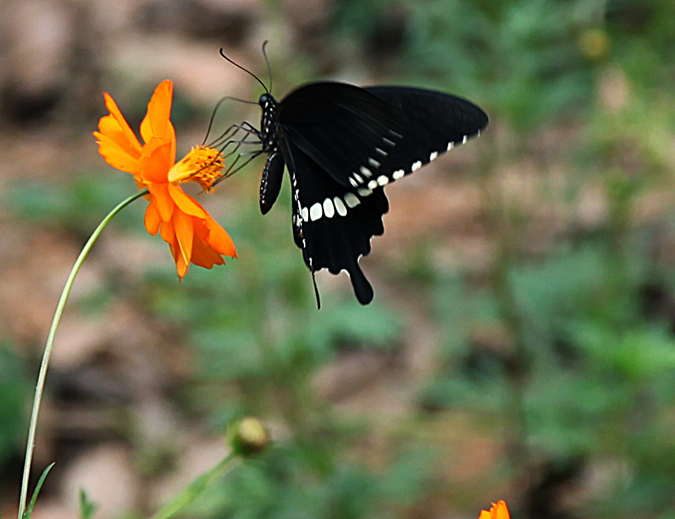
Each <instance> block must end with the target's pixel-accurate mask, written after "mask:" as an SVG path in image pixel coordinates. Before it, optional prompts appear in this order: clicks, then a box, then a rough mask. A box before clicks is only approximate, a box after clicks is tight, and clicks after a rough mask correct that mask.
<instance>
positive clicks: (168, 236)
mask: <svg viewBox="0 0 675 519" xmlns="http://www.w3.org/2000/svg"><path fill="white" fill-rule="evenodd" d="M159 235H160V236H161V237H162V239H163V240H164V241H165V242H166V243H168V244H169V247H171V252H173V250H174V248H175V246H176V233H175V231H174V229H173V221H168V222H162V227H161V228H160V231H159Z"/></svg>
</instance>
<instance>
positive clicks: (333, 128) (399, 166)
mask: <svg viewBox="0 0 675 519" xmlns="http://www.w3.org/2000/svg"><path fill="white" fill-rule="evenodd" d="M226 59H228V58H226ZM235 65H236V64H235ZM254 77H255V76H254ZM256 79H257V78H256ZM258 81H260V80H258ZM261 84H262V82H261ZM263 87H264V84H263ZM265 90H267V88H265ZM259 104H260V107H261V108H262V118H261V123H260V129H256V128H253V127H251V126H249V128H248V131H249V132H252V133H255V135H256V136H257V138H258V139H259V140H260V143H261V145H262V150H261V152H262V153H267V154H268V158H267V163H266V164H265V169H264V171H263V174H262V182H261V185H260V209H261V211H262V213H263V214H266V213H267V212H268V211H269V210H270V209H271V208H272V205H274V202H275V201H276V199H277V197H278V195H279V190H280V189H281V182H282V178H283V173H284V166H285V167H286V169H288V172H289V174H290V177H291V186H292V192H293V237H294V239H295V243H296V245H297V246H298V247H299V248H300V249H302V255H303V258H304V260H305V263H306V264H307V266H308V267H309V269H310V271H311V272H312V277H314V273H315V272H316V271H318V270H320V269H323V268H327V269H328V270H329V271H330V272H331V273H332V274H338V273H339V272H341V271H343V270H345V271H347V272H348V273H349V276H350V278H351V282H352V285H353V288H354V293H355V295H356V298H357V299H358V300H359V302H360V303H361V304H364V305H365V304H368V303H370V302H371V301H372V299H373V288H372V286H371V285H370V283H369V282H368V280H367V279H366V276H365V275H364V273H363V271H362V270H361V267H360V266H359V259H360V258H361V256H366V255H368V253H370V240H371V238H372V237H373V236H379V235H381V234H383V233H384V226H383V223H382V216H383V215H384V214H385V213H386V212H387V211H388V209H389V202H388V201H387V197H386V195H385V193H384V187H385V186H386V185H387V184H389V183H391V182H394V181H395V180H398V179H400V178H402V177H404V176H406V175H408V174H410V173H412V172H414V171H417V170H418V169H419V168H420V167H422V166H423V165H425V164H427V163H428V162H430V161H432V160H434V159H435V158H436V157H438V156H440V155H441V154H443V153H445V152H446V151H449V150H451V149H452V148H454V147H455V146H458V145H460V144H463V143H465V142H466V141H467V140H468V139H470V138H472V137H475V136H478V135H479V134H480V132H481V131H482V130H484V129H485V128H486V127H487V124H488V117H487V115H486V114H485V112H483V110H481V109H480V108H479V107H477V106H476V105H474V104H473V103H471V102H469V101H467V100H465V99H461V98H459V97H455V96H453V95H449V94H444V93H441V92H436V91H433V90H424V89H420V88H410V87H396V86H375V87H368V88H359V87H356V86H353V85H350V84H346V83H338V82H318V83H310V84H307V85H304V86H301V87H299V88H297V89H296V90H294V91H293V92H291V93H290V94H288V95H287V96H286V97H284V98H283V99H282V100H281V101H279V102H277V101H276V100H275V99H274V97H272V95H271V94H270V93H269V92H266V93H265V94H263V95H262V96H261V97H260V100H259ZM314 286H315V291H316V283H315V285H314ZM316 294H317V302H318V301H319V299H318V291H316Z"/></svg>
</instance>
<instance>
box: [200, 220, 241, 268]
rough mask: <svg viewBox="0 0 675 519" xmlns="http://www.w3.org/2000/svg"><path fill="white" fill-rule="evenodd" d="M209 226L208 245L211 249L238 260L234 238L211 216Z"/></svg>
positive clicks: (208, 221)
mask: <svg viewBox="0 0 675 519" xmlns="http://www.w3.org/2000/svg"><path fill="white" fill-rule="evenodd" d="M207 226H208V228H209V238H208V244H209V245H210V246H211V248H212V249H213V250H215V251H216V252H217V253H219V254H223V255H225V256H230V257H231V258H236V257H237V249H236V248H235V246H234V242H233V241H232V238H230V235H229V234H227V231H226V230H225V229H223V228H222V227H221V226H220V224H219V223H218V222H216V221H215V220H214V219H213V218H211V216H209V217H208V220H207Z"/></svg>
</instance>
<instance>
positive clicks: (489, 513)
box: [478, 501, 511, 519]
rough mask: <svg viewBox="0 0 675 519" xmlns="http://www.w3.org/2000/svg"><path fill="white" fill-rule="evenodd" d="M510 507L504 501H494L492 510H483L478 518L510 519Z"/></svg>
mask: <svg viewBox="0 0 675 519" xmlns="http://www.w3.org/2000/svg"><path fill="white" fill-rule="evenodd" d="M510 518H511V516H510V515H509V508H508V507H507V506H506V503H505V502H504V501H497V502H496V503H492V507H490V510H483V511H482V512H481V513H480V516H479V517H478V519H510Z"/></svg>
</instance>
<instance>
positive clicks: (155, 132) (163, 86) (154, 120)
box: [141, 80, 176, 165]
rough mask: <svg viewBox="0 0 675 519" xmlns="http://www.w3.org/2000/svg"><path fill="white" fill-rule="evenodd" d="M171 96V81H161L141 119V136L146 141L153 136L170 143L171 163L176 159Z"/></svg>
mask: <svg viewBox="0 0 675 519" xmlns="http://www.w3.org/2000/svg"><path fill="white" fill-rule="evenodd" d="M172 96H173V83H172V82H171V81H169V80H165V81H162V82H161V83H160V84H159V85H158V86H157V88H155V92H154V93H153V94H152V97H151V98H150V102H149V103H148V112H147V114H146V116H145V117H144V118H143V121H141V136H142V137H143V140H144V141H145V142H146V144H147V143H148V142H150V140H151V139H152V138H153V137H158V138H160V139H166V140H168V141H170V142H171V143H172V144H171V152H172V155H171V165H173V163H174V162H175V161H176V132H175V130H174V128H173V125H172V124H171V120H170V117H171V98H172Z"/></svg>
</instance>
